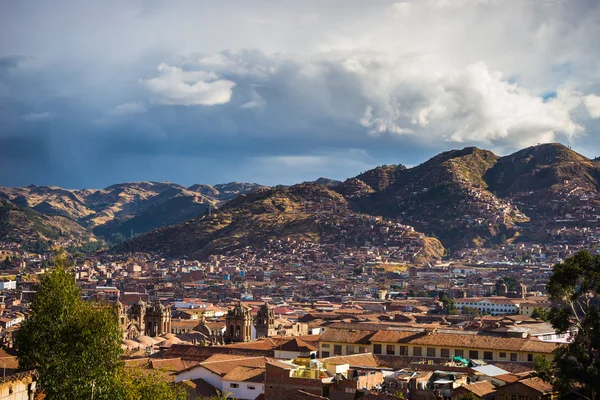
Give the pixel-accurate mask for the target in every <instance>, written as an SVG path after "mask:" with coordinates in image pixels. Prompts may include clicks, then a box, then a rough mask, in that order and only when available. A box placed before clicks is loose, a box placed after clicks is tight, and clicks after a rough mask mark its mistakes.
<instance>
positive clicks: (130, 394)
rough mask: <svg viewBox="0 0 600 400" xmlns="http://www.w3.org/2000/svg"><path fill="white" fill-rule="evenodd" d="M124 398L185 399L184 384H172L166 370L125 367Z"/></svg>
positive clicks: (128, 399)
mask: <svg viewBox="0 0 600 400" xmlns="http://www.w3.org/2000/svg"><path fill="white" fill-rule="evenodd" d="M120 380H121V382H120V387H119V390H120V391H121V393H120V395H121V396H120V397H121V398H122V399H123V400H156V399H160V400H185V399H186V395H187V392H186V390H185V387H184V386H183V385H184V384H176V385H172V384H171V382H170V381H169V379H168V377H167V376H166V375H165V373H164V371H160V370H145V369H141V368H125V371H124V373H123V374H121V376H120Z"/></svg>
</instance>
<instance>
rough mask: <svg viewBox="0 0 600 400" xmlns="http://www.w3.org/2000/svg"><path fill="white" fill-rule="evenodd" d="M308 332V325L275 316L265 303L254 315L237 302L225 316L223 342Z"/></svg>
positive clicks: (247, 340) (246, 340) (298, 334)
mask: <svg viewBox="0 0 600 400" xmlns="http://www.w3.org/2000/svg"><path fill="white" fill-rule="evenodd" d="M307 334H308V325H307V324H303V323H300V322H292V321H288V320H286V319H281V318H279V319H278V318H276V317H275V313H274V312H273V309H272V308H271V307H269V305H268V304H267V303H264V304H263V305H261V307H260V309H259V310H258V312H257V314H256V317H253V316H252V312H251V310H250V309H249V308H246V307H244V306H243V305H242V304H241V303H238V304H237V305H236V306H235V307H233V308H232V309H230V310H229V311H228V312H227V316H226V318H225V334H224V337H223V339H224V341H225V343H232V342H249V341H251V340H254V339H262V338H269V337H276V336H301V335H307Z"/></svg>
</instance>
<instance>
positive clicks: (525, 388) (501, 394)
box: [491, 378, 558, 400]
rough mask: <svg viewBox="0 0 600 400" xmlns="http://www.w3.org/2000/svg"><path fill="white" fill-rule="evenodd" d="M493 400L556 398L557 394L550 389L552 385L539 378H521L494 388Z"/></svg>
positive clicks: (548, 399)
mask: <svg viewBox="0 0 600 400" xmlns="http://www.w3.org/2000/svg"><path fill="white" fill-rule="evenodd" d="M491 398H493V399H494V400H512V399H540V400H553V399H558V394H557V393H555V392H554V390H553V389H552V385H551V384H549V383H547V382H544V381H543V380H541V379H540V378H528V379H522V380H520V381H517V382H513V383H510V384H508V385H504V386H501V387H499V388H497V389H496V392H495V393H494V396H493V397H491Z"/></svg>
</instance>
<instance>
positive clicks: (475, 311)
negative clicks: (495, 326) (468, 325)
mask: <svg viewBox="0 0 600 400" xmlns="http://www.w3.org/2000/svg"><path fill="white" fill-rule="evenodd" d="M461 314H462V315H479V309H477V308H475V307H463V308H462V309H461Z"/></svg>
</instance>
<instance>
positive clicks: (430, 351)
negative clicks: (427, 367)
mask: <svg viewBox="0 0 600 400" xmlns="http://www.w3.org/2000/svg"><path fill="white" fill-rule="evenodd" d="M427 357H435V347H428V348H427Z"/></svg>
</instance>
